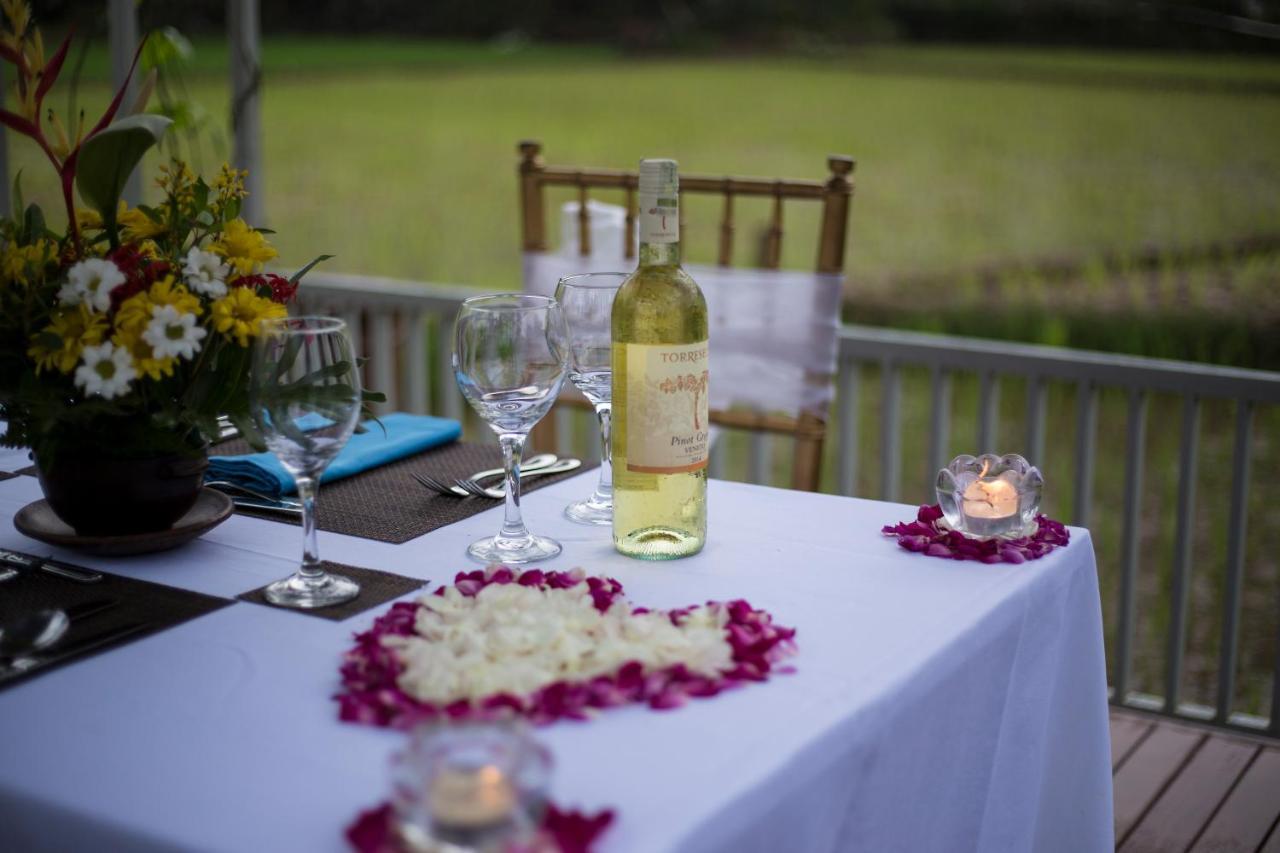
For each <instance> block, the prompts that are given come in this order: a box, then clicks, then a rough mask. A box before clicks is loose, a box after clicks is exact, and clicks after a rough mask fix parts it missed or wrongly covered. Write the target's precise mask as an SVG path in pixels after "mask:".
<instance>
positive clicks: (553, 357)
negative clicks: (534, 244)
mask: <svg viewBox="0 0 1280 853" xmlns="http://www.w3.org/2000/svg"><path fill="white" fill-rule="evenodd" d="M565 359H566V344H565V330H564V318H563V317H562V316H561V313H560V306H559V305H558V304H557V303H556V301H555V300H554V299H552V298H550V297H548V296H533V295H529V294H521V293H501V294H497V295H495V296H476V297H472V298H471V299H468V300H467V301H465V302H463V303H462V307H461V308H460V309H459V310H458V321H457V325H456V326H455V327H454V345H453V373H454V377H455V378H456V379H457V380H458V387H459V388H460V389H461V390H462V396H463V397H466V399H467V402H468V403H470V404H471V407H472V408H473V409H475V410H476V412H477V413H478V414H479V415H480V417H481V418H483V419H484V420H485V422H486V423H488V424H489V426H490V428H491V429H493V431H494V432H496V433H497V434H498V441H499V443H500V444H501V445H502V465H503V468H504V469H505V471H506V515H505V518H504V519H503V522H502V529H501V530H500V531H499V532H498V534H497V535H496V536H490V537H488V538H486V539H481V540H479V541H478V542H473V543H472V544H471V547H470V548H468V549H467V553H468V554H469V555H470V556H471V557H473V558H474V559H476V560H480V561H481V562H485V563H509V564H518V563H528V562H532V561H534V560H545V559H548V558H550V557H554V556H555V555H556V554H559V553H560V543H559V542H556V541H555V540H554V539H549V538H547V537H545V536H535V535H534V534H532V533H530V532H529V528H527V527H525V524H524V519H523V518H521V516H520V457H521V455H522V454H523V453H524V444H525V440H526V439H527V438H528V436H529V430H531V429H532V428H533V425H534V424H536V423H537V422H538V421H540V420H542V417H543V415H545V414H546V413H547V412H548V411H549V410H550V409H551V406H552V405H553V404H554V403H555V401H556V396H557V395H558V394H559V393H560V386H561V385H562V384H563V383H564V373H565Z"/></svg>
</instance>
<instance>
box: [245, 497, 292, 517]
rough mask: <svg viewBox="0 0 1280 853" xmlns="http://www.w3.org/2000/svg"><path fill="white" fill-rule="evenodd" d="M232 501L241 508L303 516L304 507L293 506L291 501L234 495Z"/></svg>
mask: <svg viewBox="0 0 1280 853" xmlns="http://www.w3.org/2000/svg"><path fill="white" fill-rule="evenodd" d="M231 503H233V504H235V506H236V507H237V508H239V509H252V510H256V511H257V512H278V513H280V514H281V515H296V516H299V517H301V516H302V507H300V506H292V505H291V502H279V501H260V500H257V499H256V498H241V497H232V498H231Z"/></svg>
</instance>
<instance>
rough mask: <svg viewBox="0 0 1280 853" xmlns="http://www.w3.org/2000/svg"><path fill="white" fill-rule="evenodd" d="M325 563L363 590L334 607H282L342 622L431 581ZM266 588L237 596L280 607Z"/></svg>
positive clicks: (327, 566) (248, 600) (262, 587)
mask: <svg viewBox="0 0 1280 853" xmlns="http://www.w3.org/2000/svg"><path fill="white" fill-rule="evenodd" d="M321 565H322V566H323V568H324V570H325V571H326V572H333V573H334V574H338V575H343V576H344V577H348V578H351V579H352V580H353V581H355V582H356V583H358V584H360V594H359V595H358V596H356V597H355V598H353V599H352V600H351V601H346V602H343V603H342V604H334V605H332V606H330V607H318V608H314V609H311V610H304V609H301V608H296V607H279V608H278V609H280V610H292V611H293V612H295V613H305V614H306V615H308V616H319V617H320V618H321V619H331V620H333V621H334V622H341V621H342V620H343V619H346V618H347V617H349V616H355V615H356V614H357V613H363V612H365V611H366V610H371V609H372V608H374V607H377V606H378V605H380V604H386V603H387V602H388V601H390V600H392V599H393V598H399V597H400V596H402V595H404V594H406V593H410V592H413V591H414V590H415V589H421V588H422V587H424V586H426V585H427V581H423V580H418V579H417V578H407V577H405V576H403V575H393V574H391V573H390V572H380V571H378V570H376V569H362V568H360V567H359V566H348V565H345V564H343V563H330V562H329V561H328V560H322V561H321ZM266 589H267V588H266V587H265V586H260V587H258V588H257V589H253V590H250V591H249V592H245V593H241V594H240V595H237V596H236V598H238V599H240V600H241V601H247V602H249V603H250V604H265V605H266V606H267V607H277V605H274V604H272V603H271V602H269V601H267V596H266Z"/></svg>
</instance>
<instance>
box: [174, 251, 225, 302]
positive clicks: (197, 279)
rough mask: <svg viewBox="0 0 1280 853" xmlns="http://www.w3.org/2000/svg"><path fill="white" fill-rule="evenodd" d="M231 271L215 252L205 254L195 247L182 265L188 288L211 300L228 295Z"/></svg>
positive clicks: (188, 253)
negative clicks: (228, 278) (228, 279)
mask: <svg viewBox="0 0 1280 853" xmlns="http://www.w3.org/2000/svg"><path fill="white" fill-rule="evenodd" d="M230 273H231V270H230V269H229V268H228V267H227V265H226V264H224V263H223V262H222V258H220V257H218V256H217V255H215V254H214V253H213V252H204V251H201V250H200V249H198V248H196V247H195V246H192V247H191V251H189V252H187V260H186V263H184V264H183V265H182V274H183V276H184V278H185V280H186V282H187V287H189V288H191V289H192V290H194V291H195V292H197V293H203V294H204V295H205V296H208V297H209V298H211V299H219V298H221V297H223V296H225V295H226V293H227V276H228V275H230Z"/></svg>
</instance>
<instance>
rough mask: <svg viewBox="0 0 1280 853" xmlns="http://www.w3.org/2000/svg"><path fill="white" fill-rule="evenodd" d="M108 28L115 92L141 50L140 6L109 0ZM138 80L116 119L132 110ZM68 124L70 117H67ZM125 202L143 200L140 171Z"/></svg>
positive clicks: (131, 83)
mask: <svg viewBox="0 0 1280 853" xmlns="http://www.w3.org/2000/svg"><path fill="white" fill-rule="evenodd" d="M107 28H108V30H109V31H110V42H111V82H112V84H113V85H114V86H115V88H116V91H119V90H120V86H121V85H122V84H123V83H124V80H125V77H127V76H128V74H129V66H130V65H132V64H133V55H134V53H136V52H137V50H138V6H137V3H135V2H134V0H108V2H107ZM137 92H138V81H137V77H136V76H135V77H134V78H133V79H131V80H130V81H129V88H128V91H126V92H125V96H124V100H123V101H121V103H120V112H118V113H116V117H117V118H124V117H125V116H127V115H128V114H129V111H130V110H132V109H133V103H134V101H135V100H136V98H137ZM67 120H68V122H70V121H71V116H68V117H67ZM124 200H125V201H126V202H128V203H129V204H131V205H136V204H137V203H138V202H139V201H141V200H142V175H141V173H140V171H139V170H138V169H134V170H133V174H131V175H130V176H129V180H128V181H127V182H126V183H125V185H124Z"/></svg>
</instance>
